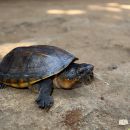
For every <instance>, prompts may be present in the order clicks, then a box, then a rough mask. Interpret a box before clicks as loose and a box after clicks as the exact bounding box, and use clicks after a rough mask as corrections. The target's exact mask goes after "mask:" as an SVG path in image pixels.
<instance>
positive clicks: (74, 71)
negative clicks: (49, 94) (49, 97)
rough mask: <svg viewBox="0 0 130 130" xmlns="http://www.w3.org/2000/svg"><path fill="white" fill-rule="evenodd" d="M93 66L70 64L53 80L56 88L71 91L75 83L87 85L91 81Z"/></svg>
mask: <svg viewBox="0 0 130 130" xmlns="http://www.w3.org/2000/svg"><path fill="white" fill-rule="evenodd" d="M93 69H94V66H93V65H91V64H86V63H82V64H76V63H72V64H71V65H70V66H69V67H68V68H66V69H65V70H64V71H63V72H61V73H60V74H59V75H58V76H57V78H56V79H55V82H56V84H57V85H56V86H57V87H58V88H64V89H71V88H73V86H74V85H75V84H76V83H77V82H80V83H81V82H84V83H87V84H88V83H89V82H91V81H92V79H93Z"/></svg>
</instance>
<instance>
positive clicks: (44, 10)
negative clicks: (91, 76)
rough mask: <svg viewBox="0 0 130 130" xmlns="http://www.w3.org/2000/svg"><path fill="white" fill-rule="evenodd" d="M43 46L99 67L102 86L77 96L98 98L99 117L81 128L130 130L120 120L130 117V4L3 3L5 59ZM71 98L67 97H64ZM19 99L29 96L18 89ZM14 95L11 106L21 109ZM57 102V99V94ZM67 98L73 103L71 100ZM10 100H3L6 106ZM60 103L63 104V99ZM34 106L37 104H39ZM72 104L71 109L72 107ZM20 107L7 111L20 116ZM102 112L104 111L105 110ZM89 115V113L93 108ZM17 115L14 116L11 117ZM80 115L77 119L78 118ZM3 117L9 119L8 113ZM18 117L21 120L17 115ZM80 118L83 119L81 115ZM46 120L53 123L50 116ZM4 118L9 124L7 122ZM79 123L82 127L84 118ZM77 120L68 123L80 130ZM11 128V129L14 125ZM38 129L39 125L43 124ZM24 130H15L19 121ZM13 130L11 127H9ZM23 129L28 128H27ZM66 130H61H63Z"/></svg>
mask: <svg viewBox="0 0 130 130" xmlns="http://www.w3.org/2000/svg"><path fill="white" fill-rule="evenodd" d="M19 42H20V43H19ZM37 44H47V45H55V46H58V47H61V48H63V49H65V50H68V51H69V52H71V53H72V54H74V55H76V56H77V57H79V61H78V62H80V63H81V62H85V63H91V64H93V65H94V66H95V73H97V76H99V77H98V78H99V79H100V83H99V82H97V83H96V86H92V87H91V90H90V89H87V90H86V89H84V90H83V91H84V92H83V91H82V90H81V93H80V94H77V93H76V94H77V95H76V94H74V93H73V92H72V93H71V94H72V95H75V97H80V96H81V97H82V96H85V95H86V99H87V97H91V99H92V100H91V99H87V100H88V101H90V102H91V103H92V104H93V105H92V104H91V103H90V104H87V105H88V106H89V108H92V110H93V113H91V114H92V115H90V117H86V119H87V121H86V122H87V124H84V126H85V128H84V127H81V128H79V129H80V130H110V129H111V130H128V127H119V126H118V120H119V119H120V118H128V117H129V116H130V106H129V103H128V99H129V95H130V90H129V87H130V86H129V83H130V75H129V73H128V72H129V70H130V0H0V59H2V57H3V56H4V55H5V54H6V53H7V52H9V51H10V50H11V49H12V48H14V47H17V46H28V45H37ZM104 79H105V80H104ZM106 81H107V82H106ZM101 82H102V83H101ZM9 90H10V89H9ZM6 93H7V91H6V90H4V91H3V97H4V94H5V95H6ZM10 93H11V94H12V93H13V92H12V91H11V92H10ZM23 93H24V92H23ZM59 93H60V92H59ZM59 93H58V94H59ZM65 93H66V92H63V95H64V96H65ZM88 93H89V94H88ZM11 94H10V96H11ZM24 94H25V97H26V96H27V95H28V93H27V92H25V93H24ZM12 95H13V94H12ZM14 95H19V99H21V100H22V98H21V97H22V95H23V94H20V92H19V90H15V91H14ZM102 95H103V96H104V97H105V99H107V100H106V101H104V102H100V101H99V100H100V97H101V96H102ZM10 96H8V95H7V99H10V98H11V99H10V103H8V104H10V105H11V104H12V102H13V103H14V104H15V102H14V97H10ZM33 96H34V95H33ZM56 97H57V94H55V98H56ZM59 97H60V96H59ZM65 97H66V98H67V95H66V96H65ZM60 98H62V95H61V97H60ZM7 99H3V101H2V100H1V104H3V103H4V102H5V101H7ZM26 100H27V99H25V100H24V101H26ZM56 100H57V103H58V101H59V100H60V99H59V100H58V99H56ZM77 100H78V99H77ZM101 100H104V98H101ZM79 101H81V99H79ZM16 102H17V101H16ZM21 102H22V101H21ZM59 102H60V101H59ZM66 102H68V100H66ZM77 102H78V101H77ZM100 103H101V104H100ZM26 104H28V101H27V102H26ZM30 104H33V101H32V102H31V103H30ZM63 104H64V103H63ZM69 104H70V105H71V104H72V102H71V103H69ZM83 104H84V103H83ZM15 105H16V104H15ZM15 105H13V106H11V110H10V109H7V110H6V111H7V113H8V114H9V115H11V114H14V113H15V112H16V111H17V110H16V109H15ZM19 105H20V104H19ZM107 105H108V106H107ZM5 106H6V105H5ZM5 106H3V109H5ZM7 106H8V105H7ZM33 107H34V106H33ZM75 107H76V105H75ZM19 108H20V106H19ZM24 108H25V109H24V110H25V111H24V112H25V113H28V108H26V105H25V107H24ZM70 108H71V106H70ZM95 108H96V109H95ZM101 108H102V109H103V111H100V109H101ZM107 108H108V109H107ZM55 109H56V111H58V109H57V108H56V106H55V107H54V108H53V109H52V111H54V112H55ZM62 109H63V108H62ZM35 110H37V107H35V109H34V111H35ZM85 110H86V112H88V108H85ZM6 111H5V113H6ZM12 111H14V112H13V113H11V112H12ZM21 111H22V110H21ZM32 111H33V110H32ZM116 112H117V113H116ZM25 113H23V115H24V114H25ZM75 113H77V111H76V112H75ZM75 113H72V115H71V116H73V115H74V116H75ZM2 115H3V117H5V115H6V114H5V115H4V114H2ZM18 115H19V114H18ZM30 115H31V113H30ZM30 115H29V116H30ZM37 115H38V113H37ZM37 115H35V116H37ZM97 115H98V116H99V117H97ZM15 116H16V117H17V114H16V115H15ZM38 116H40V115H38ZM53 116H54V115H53ZM69 116H70V115H69ZM71 116H70V118H71ZM77 116H79V117H80V114H79V115H76V117H77ZM95 116H96V119H95ZM33 118H34V117H33ZM46 118H48V120H49V117H48V116H46ZM68 118H69V117H67V118H66V119H68ZM84 118H85V117H84ZM4 119H5V121H6V122H7V118H6V117H5V118H4ZM13 119H15V117H14V118H13ZM41 119H42V117H41ZM58 119H59V118H57V120H58ZM129 119H130V117H129ZM27 120H28V121H27V122H28V123H29V121H30V122H31V123H32V124H33V123H34V122H35V120H33V121H32V120H30V119H27ZM74 120H75V118H74ZM76 121H77V122H78V121H79V119H77V120H76ZM76 121H74V122H72V124H69V122H67V123H68V124H67V126H69V128H70V129H72V130H79V129H78V126H77V127H75V126H73V125H75V122H76ZM19 122H20V121H19ZM70 122H71V121H70ZM92 122H93V123H92ZM91 123H92V124H91ZM107 123H108V124H107ZM113 123H116V125H115V124H113ZM3 124H4V122H3ZM9 124H11V122H10V121H9ZM23 124H24V125H25V124H26V123H25V122H24V123H23ZM45 124H47V123H45ZM33 125H34V124H33ZM35 125H36V126H38V122H37V123H35ZM70 125H72V126H73V127H71V126H70ZM1 126H2V127H1V130H2V128H3V129H4V130H5V129H6V127H5V126H3V125H1ZM18 126H20V125H19V124H17V125H16V126H15V124H14V122H13V127H12V130H14V129H15V128H16V129H17V128H19V127H18ZM54 126H55V125H54ZM54 126H53V127H54ZM9 128H11V127H7V129H9ZM22 128H23V129H24V126H22ZM25 128H26V130H28V129H34V128H35V126H32V125H31V124H30V125H29V126H28V125H25ZM41 128H44V127H43V125H39V130H41ZM56 128H57V127H55V129H56ZM61 128H62V127H60V126H59V127H58V128H57V129H61ZM87 128H88V129H87ZM98 128H99V129H98ZM105 128H106V129H105ZM23 129H21V130H23ZM46 130H47V129H46ZM67 130H68V129H67Z"/></svg>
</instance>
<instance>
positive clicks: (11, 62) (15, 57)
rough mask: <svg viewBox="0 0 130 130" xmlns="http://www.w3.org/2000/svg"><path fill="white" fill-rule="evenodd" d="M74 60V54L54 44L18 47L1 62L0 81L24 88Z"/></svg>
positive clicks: (58, 70)
mask: <svg viewBox="0 0 130 130" xmlns="http://www.w3.org/2000/svg"><path fill="white" fill-rule="evenodd" d="M74 60H76V57H75V56H74V55H72V54H71V53H69V52H67V51H65V50H63V49H60V48H58V47H54V46H48V45H37V46H28V47H17V48H15V49H13V50H12V51H10V52H9V53H8V54H7V55H6V56H5V57H4V58H3V60H2V62H1V63H0V82H1V83H4V84H6V85H10V86H13V87H18V88H19V87H21V88H24V87H27V86H29V85H31V84H33V83H36V82H38V81H40V80H42V79H46V78H48V77H50V76H53V75H55V74H58V73H59V72H61V71H62V70H63V69H65V68H66V67H67V66H68V65H69V64H70V63H71V62H73V61H74Z"/></svg>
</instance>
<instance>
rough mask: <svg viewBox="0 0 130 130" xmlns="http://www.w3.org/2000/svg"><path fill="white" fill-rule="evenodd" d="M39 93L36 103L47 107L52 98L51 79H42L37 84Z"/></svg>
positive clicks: (52, 102) (41, 106)
mask: <svg viewBox="0 0 130 130" xmlns="http://www.w3.org/2000/svg"><path fill="white" fill-rule="evenodd" d="M38 89H39V95H38V98H37V99H36V103H37V104H38V106H39V107H40V108H43V109H44V108H45V109H49V108H50V107H51V106H52V105H53V104H54V100H53V97H52V96H51V94H52V91H53V82H52V80H51V79H47V80H43V81H41V82H40V83H39V84H38Z"/></svg>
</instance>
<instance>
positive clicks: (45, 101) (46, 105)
mask: <svg viewBox="0 0 130 130" xmlns="http://www.w3.org/2000/svg"><path fill="white" fill-rule="evenodd" d="M36 103H37V104H38V106H39V108H41V109H46V110H49V109H50V108H51V107H52V105H53V103H54V101H53V98H52V96H42V97H38V98H37V99H36Z"/></svg>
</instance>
